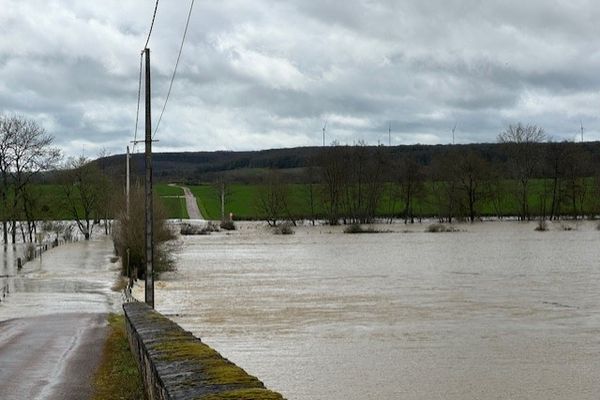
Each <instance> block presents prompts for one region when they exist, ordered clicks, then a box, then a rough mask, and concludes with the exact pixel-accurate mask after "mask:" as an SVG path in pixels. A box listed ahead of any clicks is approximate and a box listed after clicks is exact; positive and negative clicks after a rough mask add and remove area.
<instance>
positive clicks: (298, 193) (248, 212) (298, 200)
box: [190, 178, 598, 220]
mask: <svg viewBox="0 0 600 400" xmlns="http://www.w3.org/2000/svg"><path fill="white" fill-rule="evenodd" d="M550 183H551V182H550V181H549V180H546V185H548V188H547V190H550V188H551V186H550ZM586 184H587V190H586V197H585V201H584V207H585V210H593V209H595V208H596V207H597V203H598V200H597V199H595V197H594V191H593V180H592V179H591V178H590V179H587V181H586ZM502 185H503V188H504V190H503V193H502V195H501V197H500V199H499V207H496V206H495V205H494V202H493V201H492V200H491V199H485V200H483V201H481V202H480V203H479V204H478V206H477V211H478V215H480V216H496V215H497V208H498V209H499V211H500V213H501V215H502V216H516V215H519V214H520V205H519V202H518V201H517V198H516V196H515V193H516V192H517V186H516V182H514V181H504V182H503V183H502ZM390 186H391V184H388V185H386V190H384V194H383V196H382V200H381V202H380V204H379V207H378V209H377V214H378V216H388V215H396V216H399V215H400V214H401V213H402V211H403V210H404V204H403V203H402V202H401V201H397V202H396V204H395V207H393V209H392V208H391V207H390V202H389V193H390V190H389V189H390ZM190 190H191V191H192V193H193V194H194V195H195V196H196V198H197V200H198V204H199V207H200V211H201V212H202V214H203V215H204V216H205V217H207V218H208V219H212V220H218V219H220V218H221V203H220V199H219V196H218V193H217V191H216V190H215V188H214V187H212V186H211V185H198V186H190ZM259 190H260V186H259V185H244V184H232V185H231V186H230V196H229V201H228V202H227V204H226V205H225V212H226V214H228V213H229V212H232V213H233V214H234V216H235V218H236V219H241V220H244V219H250V220H254V219H262V218H263V217H264V216H263V215H261V212H260V211H259V207H257V199H258V194H259ZM288 190H289V194H290V196H289V199H290V200H289V201H290V204H289V207H290V210H291V213H292V214H293V215H295V216H304V217H309V216H310V215H311V210H310V202H309V189H308V185H302V184H290V185H288ZM313 190H314V192H315V197H316V199H315V213H316V215H317V216H321V217H322V216H323V215H324V214H325V211H324V209H323V207H322V204H320V192H321V190H322V187H320V186H318V185H315V186H314V189H313ZM543 191H544V180H543V179H536V180H532V181H531V183H530V194H529V210H530V213H532V214H538V213H539V212H540V210H541V207H540V194H541V193H543ZM425 192H426V194H425V196H424V197H423V198H422V199H420V200H418V201H416V202H415V204H414V211H415V214H416V215H422V216H435V215H437V214H438V206H437V201H436V195H435V193H434V184H433V183H431V182H427V183H426V185H425ZM546 201H547V205H546V206H547V211H548V210H549V208H550V203H551V197H550V196H548V198H547V200H546ZM561 212H562V213H563V214H570V213H572V207H571V206H570V204H567V203H563V205H562V209H561Z"/></svg>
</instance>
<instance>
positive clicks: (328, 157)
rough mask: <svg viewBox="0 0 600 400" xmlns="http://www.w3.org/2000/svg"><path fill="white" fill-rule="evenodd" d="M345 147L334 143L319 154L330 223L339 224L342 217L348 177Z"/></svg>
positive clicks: (318, 162)
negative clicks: (344, 186)
mask: <svg viewBox="0 0 600 400" xmlns="http://www.w3.org/2000/svg"><path fill="white" fill-rule="evenodd" d="M345 157H346V151H345V148H344V147H342V146H340V145H339V144H337V143H336V142H334V143H332V146H331V147H327V148H325V149H324V150H323V151H321V152H320V153H319V155H318V156H317V162H316V163H317V166H318V167H319V169H320V172H321V181H322V182H323V186H322V196H321V198H322V199H323V203H324V207H325V211H326V214H327V219H328V220H329V224H330V225H337V224H338V223H339V219H340V208H341V205H342V194H343V193H342V189H343V185H344V180H345V179H346V171H345V163H344V159H345Z"/></svg>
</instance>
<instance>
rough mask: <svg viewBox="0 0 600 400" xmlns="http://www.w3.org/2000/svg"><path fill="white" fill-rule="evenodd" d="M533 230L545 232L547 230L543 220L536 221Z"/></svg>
mask: <svg viewBox="0 0 600 400" xmlns="http://www.w3.org/2000/svg"><path fill="white" fill-rule="evenodd" d="M535 230H536V231H537V232H545V231H547V230H548V224H547V223H546V221H545V220H543V219H540V220H539V221H538V224H537V226H536V227H535Z"/></svg>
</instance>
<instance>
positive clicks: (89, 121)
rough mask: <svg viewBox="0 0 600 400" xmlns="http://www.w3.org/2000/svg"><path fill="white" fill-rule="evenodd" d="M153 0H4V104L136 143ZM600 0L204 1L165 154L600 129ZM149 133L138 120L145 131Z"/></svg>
mask: <svg viewBox="0 0 600 400" xmlns="http://www.w3.org/2000/svg"><path fill="white" fill-rule="evenodd" d="M187 7H188V3H187V2H182V1H175V0H162V1H161V3H160V7H159V12H158V17H157V21H156V25H155V29H154V34H153V37H152V40H151V42H150V47H151V49H152V61H153V98H154V110H153V115H154V117H155V118H154V119H155V123H156V118H157V117H158V114H159V112H160V107H161V106H162V102H163V101H164V96H165V95H166V91H167V89H168V83H169V78H170V75H171V72H172V68H173V63H174V61H175V58H176V56H177V50H178V46H179V41H180V38H181V34H182V30H183V24H184V22H185V17H186V13H187ZM152 10H153V1H149V0H145V1H141V0H105V1H103V2H83V1H76V0H55V1H52V2H47V1H42V0H28V1H27V2H22V1H17V0H6V1H4V2H3V7H2V10H0V34H1V35H2V38H3V40H2V41H1V42H0V112H4V113H18V114H23V115H27V116H31V117H32V118H36V119H38V120H39V121H40V122H41V123H43V124H44V126H45V127H46V128H47V130H48V131H50V132H51V133H52V134H53V135H54V136H55V137H56V141H57V143H58V144H59V145H60V146H61V147H62V148H64V149H65V152H66V153H67V154H68V155H75V154H78V153H80V152H81V150H82V148H85V149H86V153H87V154H94V152H97V151H98V150H100V149H101V148H104V147H106V148H108V149H109V150H110V151H111V152H113V153H117V152H122V151H123V150H124V147H125V145H126V144H127V143H128V141H130V140H131V139H132V138H133V128H134V123H135V108H136V94H137V84H138V81H137V79H138V66H139V53H140V50H141V46H142V45H143V43H144V40H145V35H146V34H147V29H148V24H149V21H150V17H151V13H152ZM598 19H600V6H598V5H596V4H595V3H594V2H592V1H585V0H578V1H559V0H557V1H553V2H551V3H548V2H547V1H542V0H531V1H527V2H524V1H522V0H520V1H516V0H504V1H480V0H467V1H465V0H431V1H427V2H423V1H416V0H415V1H403V2H398V1H393V0H380V1H375V0H350V1H339V0H325V1H324V0H289V1H276V0H257V1H253V2H247V1H242V0H230V1H223V2H196V8H195V10H194V14H193V17H192V22H191V26H190V31H189V36H188V41H187V43H186V47H185V50H184V54H183V58H182V60H181V64H180V69H179V73H178V79H177V81H176V82H175V86H174V88H173V93H172V97H171V100H170V103H169V105H168V108H167V111H166V113H165V116H164V119H163V121H162V123H161V128H160V131H159V134H158V136H159V137H158V138H159V139H160V142H159V144H158V145H157V149H158V150H163V151H166V150H186V151H189V150H213V149H232V150H240V149H259V148H271V147H279V146H297V145H315V144H319V143H320V141H321V127H322V125H323V122H324V121H325V120H326V119H327V120H329V128H328V140H338V141H340V142H342V143H352V142H354V141H357V140H366V141H367V142H369V143H372V144H375V143H377V142H378V141H382V142H384V143H386V142H387V127H388V122H390V121H391V123H392V136H393V139H394V143H417V142H421V143H448V142H449V141H450V140H451V134H450V130H451V128H452V126H453V125H454V124H455V123H456V124H457V125H458V129H457V140H458V141H459V142H472V141H487V142H489V141H494V140H495V139H496V136H497V134H498V133H499V132H500V131H501V130H502V129H503V128H504V127H505V126H506V124H508V123H513V122H517V121H522V122H525V123H536V124H538V125H541V126H543V127H544V128H545V129H546V131H547V132H548V133H549V134H551V135H552V136H554V137H556V138H558V139H572V138H575V136H576V132H577V129H578V126H579V121H580V120H583V122H584V124H585V125H586V132H587V133H586V135H587V138H588V139H590V140H592V139H600V119H599V118H598V116H597V110H598V108H600V75H599V74H598V73H597V71H598V70H600V49H599V48H598V46H597V37H599V35H600V26H599V25H598V24H597V21H598ZM140 134H141V131H140Z"/></svg>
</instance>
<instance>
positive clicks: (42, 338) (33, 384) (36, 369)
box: [0, 314, 106, 400]
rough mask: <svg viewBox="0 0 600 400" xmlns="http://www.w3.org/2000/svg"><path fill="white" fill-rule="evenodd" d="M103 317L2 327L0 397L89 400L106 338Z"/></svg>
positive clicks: (50, 319) (16, 322)
mask: <svg viewBox="0 0 600 400" xmlns="http://www.w3.org/2000/svg"><path fill="white" fill-rule="evenodd" d="M105 321H106V316H105V315H104V314H55V315H46V316H41V317H33V318H23V319H16V320H11V321H5V322H3V323H0V399H3V400H11V399H14V400H17V399H18V400H21V399H49V400H54V399H56V400H60V399H62V400H68V399H73V400H75V399H87V398H89V396H90V394H91V385H90V382H91V378H92V376H93V373H94V371H95V369H96V367H97V366H98V362H99V360H100V356H101V352H102V346H103V344H104V340H105V335H106V323H105Z"/></svg>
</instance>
